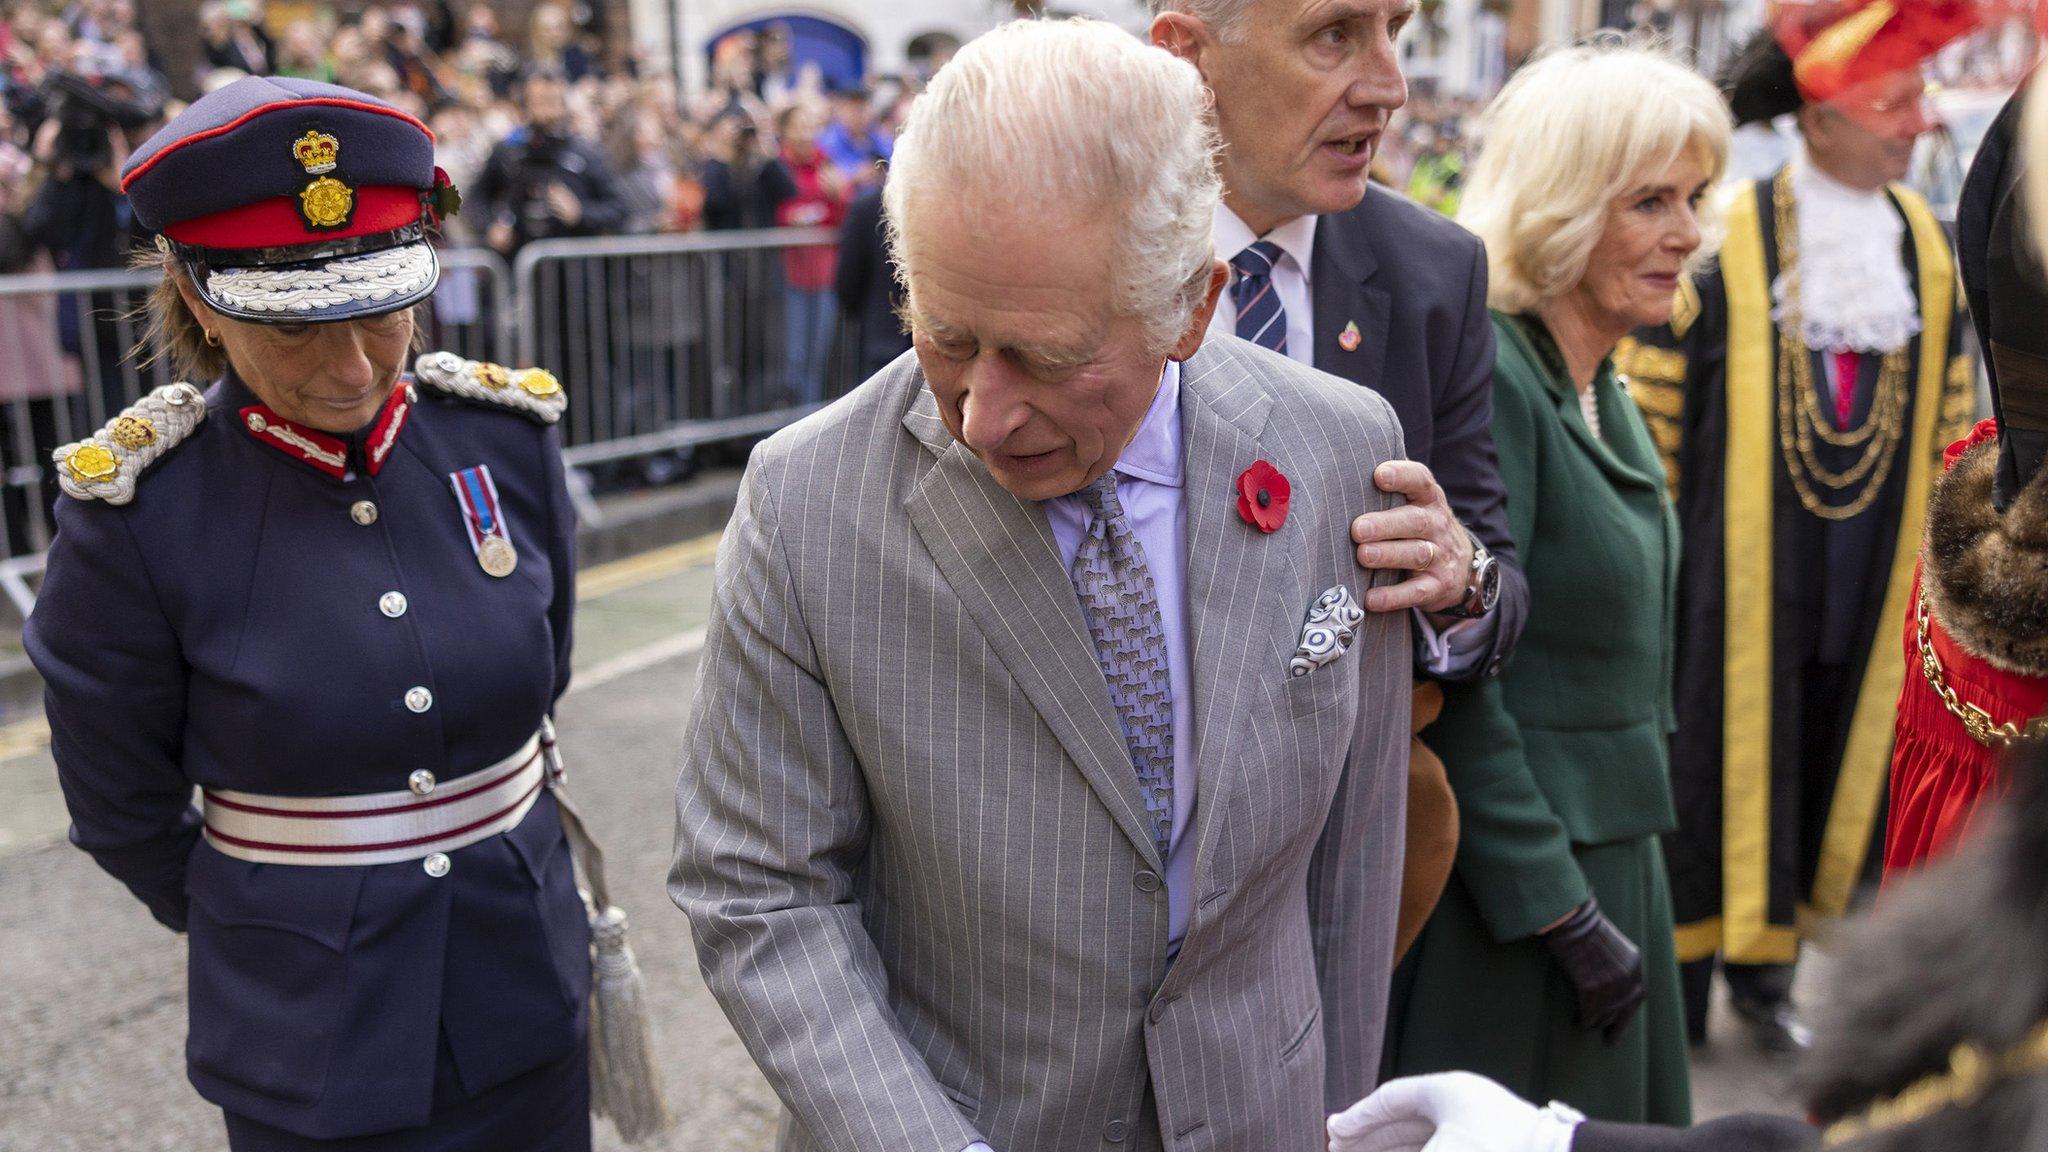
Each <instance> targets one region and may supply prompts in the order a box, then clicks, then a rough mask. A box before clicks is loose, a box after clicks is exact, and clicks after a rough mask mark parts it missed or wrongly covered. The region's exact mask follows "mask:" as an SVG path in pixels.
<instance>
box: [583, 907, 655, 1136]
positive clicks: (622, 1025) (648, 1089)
mask: <svg viewBox="0 0 2048 1152" xmlns="http://www.w3.org/2000/svg"><path fill="white" fill-rule="evenodd" d="M590 934H591V949H592V952H593V953H594V960H595V968H594V971H593V972H592V973H591V978H590V1080H591V1083H590V1102H591V1109H590V1110H591V1112H592V1113H594V1114H595V1115H598V1116H608V1117H610V1118H611V1122H612V1127H614V1128H617V1129H618V1130H619V1138H620V1139H622V1140H624V1141H625V1142H626V1143H628V1144H638V1143H640V1142H642V1141H645V1140H651V1139H653V1138H654V1137H656V1136H658V1135H660V1134H661V1133H663V1132H665V1131H667V1130H668V1126H669V1123H670V1120H669V1114H668V1105H667V1103H666V1102H665V1101H664V1100H663V1099H662V1097H661V1081H660V1080H659V1079H658V1077H657V1076H656V1073H655V1069H654V1034H653V1031H652V1029H651V1028H649V1026H648V1022H647V996H646V991H645V988H644V986H643V984H642V981H641V979H640V964H639V962H638V961H636V960H634V959H633V946H632V945H631V944H629V943H627V942H626V914H625V912H623V911H622V910H620V909H618V908H616V907H610V906H607V907H606V908H605V910H604V911H603V912H601V913H598V914H597V915H595V916H592V917H591V918H590Z"/></svg>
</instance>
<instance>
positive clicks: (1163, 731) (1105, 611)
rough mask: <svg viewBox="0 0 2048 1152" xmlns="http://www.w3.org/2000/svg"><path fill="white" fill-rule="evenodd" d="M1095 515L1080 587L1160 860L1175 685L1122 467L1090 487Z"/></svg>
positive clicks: (1077, 559) (1081, 555) (1169, 798)
mask: <svg viewBox="0 0 2048 1152" xmlns="http://www.w3.org/2000/svg"><path fill="white" fill-rule="evenodd" d="M1079 495H1080V497H1081V499H1082V501H1083V502H1084V503H1086V504H1087V506H1088V511H1089V513H1090V514H1091V517H1092V518H1091V519H1090V520H1089V522H1088V535H1086V536H1085V537H1083V538H1082V539H1081V547H1080V548H1079V549H1078V550H1077V551H1076V552H1075V553H1074V568H1073V572H1072V576H1073V578H1074V591H1075V593H1076V594H1077V595H1078V596H1079V597H1080V600H1081V611H1082V613H1083V614H1084V615H1085V616H1087V618H1088V632H1089V634H1090V635H1091V636H1093V637H1094V638H1095V658H1096V660H1097V661H1098V662H1099V663H1100V664H1101V665H1102V675H1103V678H1104V679H1105V680H1107V681H1109V700H1110V703H1111V704H1114V705H1115V706H1116V714H1117V718H1118V719H1119V720H1121V721H1122V722H1123V730H1124V743H1125V744H1126V745H1127V746H1128V747H1129V748H1130V752H1131V766H1132V767H1133V768H1135V769H1136V770H1137V773H1138V787H1139V789H1140V790H1142V791H1143V792H1144V794H1145V812H1146V815H1147V816H1148V817H1149V818H1150V819H1151V821H1152V836H1153V839H1154V840H1156V841H1158V844H1159V858H1160V859H1161V860H1164V859H1165V858H1166V854H1167V850H1168V848H1170V847H1171V844H1172V840H1173V684H1172V682H1171V681H1170V680H1169V679H1168V678H1167V665H1166V630H1165V621H1164V619H1163V618H1162V617H1161V615H1160V612H1159V598H1158V595H1157V594H1156V593H1155V592H1154V590H1153V587H1152V570H1151V569H1150V568H1148V567H1146V565H1145V548H1144V545H1142V544H1140V543H1139V542H1138V537H1137V535H1136V534H1135V533H1133V532H1132V531H1131V522H1130V519H1129V518H1128V517H1126V516H1125V515H1124V506H1123V503H1122V501H1120V500H1118V499H1117V497H1116V473H1115V472H1105V473H1103V475H1102V477H1101V478H1100V479H1098V480H1096V481H1095V483H1093V484H1090V485H1089V486H1088V487H1086V488H1083V489H1082V490H1081V492H1080V494H1079Z"/></svg>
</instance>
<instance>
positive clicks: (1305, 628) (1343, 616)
mask: <svg viewBox="0 0 2048 1152" xmlns="http://www.w3.org/2000/svg"><path fill="white" fill-rule="evenodd" d="M1364 619H1365V609H1363V608H1361V607H1359V606H1358V598H1357V597H1356V596H1353V595H1352V594H1351V589H1349V588H1346V587H1345V586H1344V585H1342V584H1339V585H1337V586H1336V587H1335V588H1332V589H1330V590H1329V591H1328V592H1325V593H1323V594H1322V595H1321V596H1318V597H1316V602H1315V603H1314V604H1313V605H1311V606H1310V607H1309V610H1308V622H1307V623H1305V624H1303V625H1302V626H1301V643H1300V644H1299V645H1298V646H1296V647H1295V649H1294V659H1292V660H1289V661H1288V662H1287V674H1288V675H1289V676H1306V675H1308V674H1309V673H1311V672H1313V671H1315V670H1316V669H1318V668H1321V667H1322V666H1323V665H1325V664H1328V663H1330V662H1331V661H1332V660H1335V659H1336V658H1337V657H1339V656H1342V655H1343V654H1344V650H1345V649H1347V648H1349V647H1351V637H1352V634H1353V633H1354V632H1355V631H1356V630H1357V628H1358V625H1359V623H1360V622H1362V621H1363V620H1364Z"/></svg>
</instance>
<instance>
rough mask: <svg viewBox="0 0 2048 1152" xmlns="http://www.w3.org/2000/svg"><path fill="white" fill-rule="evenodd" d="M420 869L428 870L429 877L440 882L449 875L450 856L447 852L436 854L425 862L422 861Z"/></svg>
mask: <svg viewBox="0 0 2048 1152" xmlns="http://www.w3.org/2000/svg"><path fill="white" fill-rule="evenodd" d="M420 867H421V868H424V869H426V873H427V875H429V876H432V877H433V878H434V879H436V880H439V879H440V878H441V877H443V876H446V875H447V874H448V854H447V853H446V852H436V853H434V854H433V855H432V856H429V857H427V858H426V859H425V860H422V861H420Z"/></svg>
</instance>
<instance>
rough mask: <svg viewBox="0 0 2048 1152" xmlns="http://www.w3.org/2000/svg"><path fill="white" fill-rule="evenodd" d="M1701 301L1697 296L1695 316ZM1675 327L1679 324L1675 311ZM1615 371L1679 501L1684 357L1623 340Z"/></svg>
mask: <svg viewBox="0 0 2048 1152" xmlns="http://www.w3.org/2000/svg"><path fill="white" fill-rule="evenodd" d="M1687 290H1690V282H1688V284H1687V288H1686V289H1681V290H1680V293H1679V295H1680V297H1681V298H1683V297H1684V296H1685V293H1686V291H1687ZM1698 299H1699V297H1698V294H1697V293H1696V292H1695V293H1694V295H1693V300H1694V301H1695V306H1694V311H1695V314H1697V311H1698V307H1697V301H1698ZM1672 323H1673V324H1674V325H1676V324H1677V313H1676V312H1675V311H1674V312H1673V314H1672ZM1614 369H1615V373H1616V375H1618V376H1619V377H1620V378H1621V381H1622V385H1623V387H1624V388H1625V389H1626V390H1627V392H1628V395H1629V398H1630V399H1632V400H1634V401H1635V402H1636V407H1637V408H1638V409H1640V410H1641V411H1642V414H1643V424H1644V426H1645V427H1647V428H1649V430H1650V439H1651V440H1652V441H1653V442H1655V444H1656V446H1657V456H1658V458H1659V459H1661V460H1662V461H1663V463H1664V479H1665V484H1666V487H1667V488H1668V490H1669V492H1670V494H1671V496H1672V497H1673V498H1674V499H1676V498H1677V496H1678V445H1679V442H1680V441H1681V439H1682V438H1683V436H1682V425H1681V423H1680V422H1681V421H1682V420H1683V419H1684V416H1685V369H1686V359H1685V353H1683V352H1679V351H1677V350H1676V349H1672V348H1660V347H1658V346H1656V345H1654V344H1645V343H1643V342H1642V341H1640V340H1637V339H1636V338H1635V337H1633V336H1624V337H1622V340H1621V343H1620V344H1617V345H1615V348H1614Z"/></svg>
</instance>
